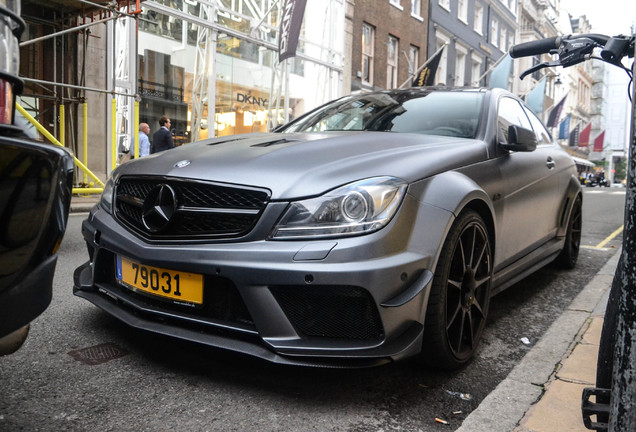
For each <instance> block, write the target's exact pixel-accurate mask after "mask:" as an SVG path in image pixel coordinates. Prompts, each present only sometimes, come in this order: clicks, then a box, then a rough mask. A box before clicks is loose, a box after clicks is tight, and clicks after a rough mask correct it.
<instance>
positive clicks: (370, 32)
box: [362, 24, 375, 85]
mask: <svg viewBox="0 0 636 432" xmlns="http://www.w3.org/2000/svg"><path fill="white" fill-rule="evenodd" d="M374 39H375V29H374V28H373V27H371V26H370V25H369V24H362V82H363V83H364V84H368V85H373V50H374V47H373V45H374V42H373V40H374Z"/></svg>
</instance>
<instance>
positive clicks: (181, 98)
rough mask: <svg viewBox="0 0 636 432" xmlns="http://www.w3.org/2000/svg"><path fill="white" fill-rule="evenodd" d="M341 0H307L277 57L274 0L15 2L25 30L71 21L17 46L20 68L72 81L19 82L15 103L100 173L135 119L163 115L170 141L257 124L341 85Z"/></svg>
mask: <svg viewBox="0 0 636 432" xmlns="http://www.w3.org/2000/svg"><path fill="white" fill-rule="evenodd" d="M345 2H346V0H321V1H318V2H317V1H308V2H307V5H306V9H305V14H304V15H305V19H304V20H303V24H302V28H301V32H300V38H299V43H298V50H297V55H296V57H294V58H292V59H287V60H285V61H283V62H279V59H278V29H279V19H280V16H281V7H282V4H283V2H279V1H277V0H218V1H214V2H209V1H205V2H203V1H202V2H199V1H197V0H156V1H153V0H147V1H144V2H142V3H141V9H142V10H141V11H140V12H141V13H139V14H136V13H132V10H131V4H130V2H128V3H126V2H125V1H123V0H120V2H119V3H117V4H116V5H115V3H113V2H107V1H105V0H96V1H95V2H92V3H91V5H89V6H86V5H84V4H83V3H81V2H77V3H74V2H68V1H66V0H47V1H45V0H26V1H25V5H26V7H25V14H24V15H25V19H26V20H27V22H28V23H29V33H28V38H29V39H33V38H37V37H39V36H42V35H43V34H44V35H46V34H51V33H54V32H55V31H59V30H61V29H69V28H70V27H74V26H75V27H78V30H77V31H75V32H72V33H66V34H65V35H64V36H60V37H52V38H50V39H47V40H43V41H39V42H37V43H33V44H32V45H29V46H28V47H25V48H24V49H22V50H21V55H22V58H23V59H24V63H23V69H22V70H21V75H22V76H27V77H31V78H37V79H39V80H45V81H47V82H52V83H60V84H63V85H70V86H73V87H72V90H71V89H69V87H64V88H62V87H59V86H58V87H57V88H56V87H55V86H53V88H51V87H48V85H47V86H43V85H41V84H33V85H31V84H29V89H28V90H29V91H27V92H26V94H25V95H24V96H23V97H22V98H21V99H20V102H22V104H24V105H26V106H27V108H28V111H30V113H32V114H33V115H34V117H36V119H38V120H39V121H40V123H42V124H43V125H44V126H45V127H46V128H48V129H50V132H52V133H53V135H55V136H60V135H64V134H66V139H67V142H66V144H67V146H68V147H71V148H72V150H73V152H74V153H75V154H76V155H77V156H78V158H80V160H83V161H85V164H87V165H88V166H89V168H90V169H91V170H92V171H93V172H94V173H95V174H96V175H97V176H98V177H100V178H102V179H106V178H107V176H108V175H109V173H110V171H111V170H112V169H113V168H114V166H116V164H117V159H118V155H119V154H121V151H125V150H127V149H130V148H131V147H132V146H133V145H134V142H135V141H136V140H137V137H135V136H134V135H135V133H134V131H135V126H136V125H135V123H136V122H137V121H138V122H145V123H148V124H149V125H150V127H151V134H150V135H151V136H152V133H153V132H154V131H155V130H157V129H158V128H159V124H158V119H159V117H160V116H161V115H167V116H168V117H170V119H171V120H172V124H171V127H172V133H173V136H174V138H175V142H176V143H177V144H184V143H188V142H191V141H192V140H193V139H204V138H207V137H213V136H224V135H230V134H237V133H246V132H260V131H265V130H269V129H271V128H272V127H275V126H276V125H277V124H280V123H282V122H286V121H289V120H290V119H292V118H294V117H296V116H298V115H300V114H302V113H304V112H306V111H307V110H309V109H312V108H314V107H316V106H318V105H321V104H323V103H324V102H326V101H328V100H331V99H334V98H336V97H339V96H341V95H342V91H343V87H342V82H343V71H344V59H345V55H344V40H345V37H344V35H345V27H344V24H345V19H344V16H345ZM69 5H72V6H74V7H75V9H73V10H72V13H69V11H70V9H69ZM132 7H133V8H134V5H133V6H132ZM307 17H311V19H307ZM85 24H86V25H88V26H89V27H84V25H85ZM80 27H81V28H82V31H80ZM135 102H138V105H136V104H135ZM64 104H66V108H67V109H66V120H65V121H64V124H63V125H62V124H61V120H60V118H61V117H60V114H59V113H60V112H61V111H62V105H64ZM84 104H86V105H88V110H87V111H84V112H82V108H83V106H84ZM84 113H87V114H84ZM137 116H138V120H137ZM85 117H86V120H87V126H86V127H84V126H83V124H84V118H85ZM83 135H85V136H87V138H88V139H87V140H85V141H87V142H88V143H87V149H84V148H83V147H82V143H81V141H82V136H83ZM79 181H80V182H81V180H79Z"/></svg>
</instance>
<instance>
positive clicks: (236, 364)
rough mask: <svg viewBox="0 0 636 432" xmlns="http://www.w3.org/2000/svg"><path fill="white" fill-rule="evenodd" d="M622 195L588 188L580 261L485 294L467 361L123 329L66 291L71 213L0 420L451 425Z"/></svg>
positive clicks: (551, 301) (551, 314) (569, 284)
mask: <svg viewBox="0 0 636 432" xmlns="http://www.w3.org/2000/svg"><path fill="white" fill-rule="evenodd" d="M623 205H624V193H623V191H622V190H615V189H603V190H601V189H597V190H586V191H585V196H584V224H585V228H584V231H585V233H584V239H583V244H584V245H586V246H588V247H586V248H584V249H582V250H581V255H580V260H579V265H578V266H577V268H576V269H575V270H574V271H569V272H568V271H562V270H557V269H555V268H552V267H547V268H545V269H543V270H540V271H538V272H537V273H535V274H534V275H532V276H530V277H529V278H527V279H525V280H524V281H522V282H520V283H518V284H516V285H515V286H513V287H511V288H510V289H509V290H507V291H506V292H504V293H502V294H500V295H498V296H497V297H495V298H494V299H493V300H492V303H491V316H490V317H489V322H488V325H487V328H486V331H485V333H484V340H483V343H482V345H481V346H480V349H479V351H478V354H477V357H476V359H475V361H474V362H472V363H471V364H470V365H469V366H468V367H466V368H465V369H463V370H461V371H459V372H454V373H439V372H435V371H428V370H425V369H423V368H421V367H420V366H419V365H418V364H416V363H415V362H402V363H398V364H393V365H388V366H385V367H379V368H374V369H363V370H321V369H307V368H291V367H281V366H275V365H269V364H266V363H263V362H261V361H257V360H252V359H250V358H246V357H243V356H238V355H232V354H227V353H224V352H221V351H218V350H214V349H209V348H200V347H198V346H196V345H192V344H187V343H183V342H179V341H175V340H172V339H169V338H164V337H158V336H153V335H148V334H145V333H142V332H138V331H133V330H131V329H129V328H127V327H126V326H124V325H123V324H121V323H119V322H117V321H115V320H114V319H112V318H110V317H109V316H107V315H106V314H104V313H102V312H101V311H99V310H98V309H97V308H95V307H94V306H92V305H91V304H89V303H88V302H86V301H83V300H81V299H79V298H75V297H73V295H72V293H71V285H72V272H73V269H74V268H75V267H77V266H78V265H80V264H81V263H82V262H83V261H85V260H86V249H85V246H84V244H83V241H82V240H81V236H80V234H79V227H80V223H81V219H82V218H81V217H80V216H71V218H70V224H69V229H68V231H67V235H66V237H65V239H64V242H63V244H62V247H61V249H60V260H59V263H58V271H57V273H56V277H55V281H54V300H53V303H52V304H51V306H50V307H49V309H47V311H46V312H45V313H44V314H43V315H42V316H41V317H39V318H38V319H37V320H36V321H35V322H34V323H33V325H32V328H31V335H30V337H29V339H28V340H27V343H26V344H25V346H24V347H23V349H21V350H20V351H18V352H17V353H16V354H14V355H11V356H7V357H3V358H0V431H16V430H26V431H39V430H42V431H60V430H73V431H75V430H78V431H85V430H86V431H88V430H91V431H94V430H104V431H107V430H112V431H129V430H130V431H132V430H134V431H164V430H166V431H167V430H175V431H182V430H183V431H185V430H188V431H189V430H192V431H203V430H211V431H213V430H219V431H248V430H249V431H311V430H316V431H358V432H363V431H380V430H383V431H418V430H422V431H438V430H439V431H449V430H454V429H456V428H458V427H459V426H460V424H461V422H462V420H463V419H464V418H465V417H466V416H467V415H468V413H470V411H472V410H473V409H475V408H476V407H477V406H478V405H479V403H480V401H481V400H482V399H483V398H484V397H485V396H486V395H487V394H488V393H489V392H490V391H491V390H492V389H494V388H495V386H496V385H497V384H498V383H499V382H500V381H501V380H502V379H503V378H505V377H506V375H507V374H508V372H509V371H510V370H511V369H512V368H513V367H514V366H515V365H516V364H517V363H518V362H519V360H520V359H521V358H522V357H523V356H524V355H525V353H526V352H528V350H529V349H530V348H531V347H532V344H533V343H534V342H536V341H537V340H538V339H539V338H540V337H541V335H542V334H543V332H544V331H545V330H546V329H547V328H548V327H549V325H550V324H551V323H552V321H553V319H554V318H555V317H556V316H558V315H559V314H560V313H561V311H562V310H563V309H564V308H565V307H566V306H567V305H568V304H569V303H570V301H571V300H572V298H574V297H575V296H576V294H577V293H578V292H579V291H580V290H581V288H582V287H583V286H584V285H585V284H586V283H587V281H589V280H590V279H591V277H592V275H594V274H595V273H596V272H597V271H598V269H599V268H600V267H601V266H602V265H603V264H604V263H605V261H606V260H607V259H608V258H609V257H610V256H611V255H613V254H614V252H615V249H613V248H615V247H617V246H619V245H620V240H621V238H620V235H618V236H617V237H615V238H614V239H613V240H612V241H610V242H609V243H608V244H607V245H605V247H604V248H596V247H595V246H597V245H598V244H599V243H600V242H601V241H602V240H603V239H605V238H606V237H607V236H608V235H610V234H611V233H613V232H615V231H616V229H617V228H618V227H619V226H620V225H621V224H622V218H623ZM522 337H526V338H528V339H529V340H530V345H525V344H524V343H522V342H521V340H520V339H521V338H522ZM104 343H106V344H111V345H109V346H111V347H113V346H114V347H116V348H118V349H119V350H120V351H119V354H121V357H118V358H116V359H113V360H111V361H108V362H106V363H102V364H98V365H92V366H91V365H87V364H84V363H81V362H79V361H77V360H76V359H74V358H73V357H72V356H71V355H69V353H70V352H73V351H74V350H78V349H82V348H88V347H95V346H98V345H100V344H104ZM435 417H440V418H444V419H447V420H448V421H449V422H450V424H449V425H442V424H439V423H436V422H435Z"/></svg>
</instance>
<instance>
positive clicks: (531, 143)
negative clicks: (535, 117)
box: [500, 125, 537, 152]
mask: <svg viewBox="0 0 636 432" xmlns="http://www.w3.org/2000/svg"><path fill="white" fill-rule="evenodd" d="M500 146H501V148H503V149H505V150H511V151H520V152H531V151H534V150H536V148H537V136H536V135H535V133H534V132H533V131H531V130H530V129H526V128H522V127H519V126H515V125H511V126H509V127H508V143H507V144H500Z"/></svg>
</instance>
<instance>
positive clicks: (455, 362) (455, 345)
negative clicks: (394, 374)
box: [422, 210, 492, 370]
mask: <svg viewBox="0 0 636 432" xmlns="http://www.w3.org/2000/svg"><path fill="white" fill-rule="evenodd" d="M491 285H492V248H491V246H490V241H489V238H488V232H487V230H486V225H485V223H484V221H483V219H482V218H481V217H480V216H479V215H478V214H477V213H476V212H474V211H472V210H467V211H464V212H462V213H461V214H460V215H459V217H458V218H457V220H456V221H455V223H454V224H453V226H452V227H451V230H450V232H449V234H448V237H447V238H446V241H445V243H444V247H443V249H442V253H441V255H440V258H439V261H438V263H437V267H436V269H435V277H434V279H433V285H432V288H431V294H430V297H429V304H428V309H427V313H426V321H425V323H424V326H425V329H424V343H423V346H422V357H423V359H424V361H425V363H426V364H427V365H429V366H431V367H435V368H439V369H446V370H453V369H457V368H460V367H462V366H463V365H465V364H466V363H468V362H469V361H470V359H471V358H472V356H473V354H474V352H475V350H476V349H477V346H478V344H479V340H480V339H481V334H482V332H483V329H484V326H485V324H486V318H487V316H488V307H489V305H490V290H491Z"/></svg>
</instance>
